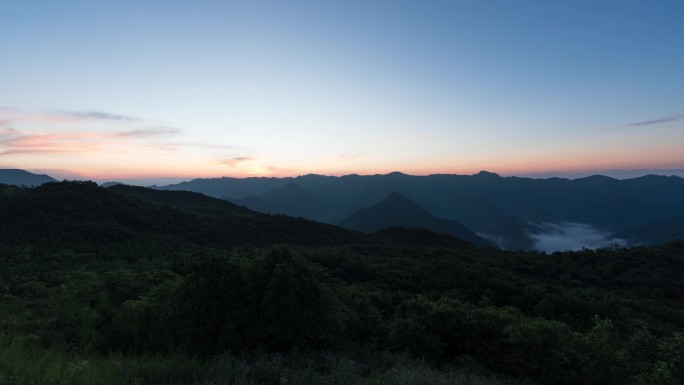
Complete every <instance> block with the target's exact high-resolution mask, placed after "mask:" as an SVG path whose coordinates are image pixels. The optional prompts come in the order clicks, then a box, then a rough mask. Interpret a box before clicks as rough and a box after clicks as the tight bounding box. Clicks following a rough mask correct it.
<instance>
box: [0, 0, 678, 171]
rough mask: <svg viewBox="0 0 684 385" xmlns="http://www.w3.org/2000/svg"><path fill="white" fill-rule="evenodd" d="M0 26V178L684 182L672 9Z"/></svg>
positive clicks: (200, 14)
mask: <svg viewBox="0 0 684 385" xmlns="http://www.w3.org/2000/svg"><path fill="white" fill-rule="evenodd" d="M0 9H2V11H1V12H0V168H21V169H26V170H29V171H33V172H40V173H48V174H49V175H51V176H54V177H56V178H66V179H93V180H127V181H130V180H140V181H159V180H164V179H165V180H181V179H188V178H195V177H219V176H234V177H245V176H296V175H303V174H308V173H317V174H326V175H344V174H350V173H356V174H377V173H387V172H391V171H401V172H404V173H407V174H416V175H426V174H433V173H448V174H472V173H476V172H478V171H480V170H487V171H491V172H497V173H499V174H501V175H522V176H582V175H590V174H596V173H601V174H607V175H613V176H617V177H627V176H638V175H641V174H646V173H659V174H666V175H672V174H674V175H681V176H684V70H682V69H683V68H684V44H682V41H684V22H682V20H684V2H682V1H681V0H675V1H667V0H663V1H658V0H644V1H630V0H621V1H605V0H592V1H585V0H576V1H560V0H558V1H556V0H544V1H528V0H520V1H509V0H500V1H495V0H473V1H459V0H452V1H428V0H425V1H415V0H414V1H403V0H392V1H389V0H388V1H375V0H364V1H355V0H349V1H329V0H316V1H296V0H293V1H286V0H279V1H260V0H250V1H229V0H223V1H208V0H192V1H190V0H187V1H182V0H164V1H157V0H135V1H131V0H117V1H105V0H92V1H82V0H79V1H70V0H54V1H45V0H40V1H36V0H21V1H14V0H0Z"/></svg>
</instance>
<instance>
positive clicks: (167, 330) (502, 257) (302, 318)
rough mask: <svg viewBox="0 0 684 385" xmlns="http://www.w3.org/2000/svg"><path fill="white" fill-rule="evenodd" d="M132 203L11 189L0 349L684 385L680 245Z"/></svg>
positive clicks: (155, 198) (110, 196)
mask: <svg viewBox="0 0 684 385" xmlns="http://www.w3.org/2000/svg"><path fill="white" fill-rule="evenodd" d="M122 189H126V187H117V188H114V187H112V188H110V189H103V188H100V187H98V186H96V185H94V184H91V183H82V182H65V183H48V184H44V185H42V186H41V187H37V188H34V189H22V188H14V187H5V186H2V187H1V188H0V217H1V218H2V221H0V240H1V241H2V245H0V298H2V301H0V342H2V341H6V340H13V339H17V340H19V339H22V340H31V341H37V342H38V343H39V344H42V345H44V346H48V347H51V348H63V349H69V350H72V351H74V352H75V353H78V354H100V353H108V352H124V353H129V352H134V353H141V354H153V353H159V354H169V353H174V352H181V353H186V354H189V355H196V356H200V357H209V356H216V355H219V354H221V353H222V352H226V351H231V352H233V353H238V354H248V353H250V352H256V351H263V352H281V353H287V354H294V353H292V352H294V351H303V350H306V351H314V352H320V351H328V350H335V349H338V348H340V347H348V348H351V349H352V350H355V351H365V352H368V351H370V352H381V351H383V350H386V349H391V350H395V351H400V352H403V351H405V352H409V353H410V354H413V355H416V356H418V357H422V358H423V359H425V360H427V361H428V362H431V363H434V364H436V365H440V364H443V363H448V362H451V361H455V360H463V359H474V360H477V361H478V362H481V363H483V364H484V365H486V366H488V367H489V368H490V369H493V370H496V371H499V372H503V373H508V374H510V375H513V376H521V377H524V378H528V379H531V380H534V381H538V382H540V383H548V384H630V383H632V384H681V383H684V372H683V371H682V368H683V367H684V362H682V357H683V355H682V354H681V352H682V351H683V349H684V337H683V334H682V333H683V331H684V247H683V245H682V243H681V242H675V243H671V244H668V245H663V246H658V247H649V248H633V249H620V248H610V249H602V250H596V251H593V250H583V251H580V252H573V253H570V252H568V253H554V254H552V255H547V254H544V253H536V252H527V253H523V252H517V253H513V252H506V251H500V250H494V249H484V248H477V247H474V246H472V245H470V244H468V243H465V242H463V241H460V240H457V239H455V238H452V237H449V236H446V235H440V234H436V233H432V232H429V231H426V230H411V229H402V228H393V229H387V230H382V231H380V232H378V233H376V234H372V235H364V234H360V233H356V232H353V231H347V230H343V229H339V228H336V227H334V226H328V225H322V224H319V223H316V222H311V221H307V220H303V219H297V218H291V217H285V216H267V215H259V214H252V213H250V212H248V211H245V210H243V209H240V208H235V207H233V206H232V205H224V204H223V203H221V202H216V201H214V200H211V199H210V198H206V197H203V196H196V195H194V194H184V195H183V196H180V195H174V196H165V195H164V194H166V192H161V191H154V192H148V191H141V190H137V189H128V190H126V191H123V190H122ZM117 190H119V191H117ZM172 194H177V193H172ZM274 244H286V245H287V246H273V245H274Z"/></svg>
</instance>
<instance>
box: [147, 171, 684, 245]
mask: <svg viewBox="0 0 684 385" xmlns="http://www.w3.org/2000/svg"><path fill="white" fill-rule="evenodd" d="M157 188H159V189H165V190H189V191H196V192H201V193H204V194H207V195H211V196H214V197H220V198H224V199H228V200H230V201H232V202H234V203H236V204H239V205H244V206H246V207H249V208H252V209H254V210H257V211H261V212H267V213H280V214H287V215H293V216H301V217H305V218H309V219H313V220H317V221H321V222H325V223H330V224H339V223H341V221H343V220H346V218H348V217H350V216H351V215H352V214H353V213H355V212H356V211H358V210H360V209H363V208H367V207H369V206H373V205H375V204H378V203H380V202H382V201H383V200H384V199H385V198H386V197H387V196H388V195H390V194H391V193H399V194H402V195H404V196H410V197H411V200H413V201H414V202H415V203H416V204H418V205H420V206H421V207H423V208H425V210H426V211H427V212H428V213H429V214H431V215H433V216H435V217H438V218H442V219H446V220H453V221H457V222H459V223H461V224H463V225H464V226H466V227H467V228H469V229H471V230H472V231H473V232H475V233H477V235H478V236H479V237H482V238H485V239H487V240H489V241H490V242H492V243H494V244H496V245H497V246H499V247H501V248H504V249H511V250H517V249H534V248H535V246H536V239H538V238H539V236H540V235H544V234H545V232H546V231H548V228H549V226H548V224H553V225H560V226H563V225H564V224H566V223H570V224H582V225H583V226H585V227H584V228H585V229H593V231H595V232H596V234H606V236H605V243H606V244H608V243H612V242H613V241H614V240H615V239H616V237H619V236H621V235H623V234H624V235H625V238H624V240H625V243H627V244H632V245H637V244H649V243H652V240H654V239H657V238H654V237H643V238H642V237H640V236H634V235H633V233H630V232H629V231H631V230H633V229H638V228H640V227H642V226H645V225H648V224H650V223H654V222H658V221H663V220H668V219H669V218H676V217H679V216H682V215H684V179H682V178H680V177H676V176H657V175H647V176H643V177H639V178H633V179H623V180H618V179H614V178H610V177H606V176H600V175H595V176H590V177H586V178H579V179H565V178H548V179H533V178H521V177H501V176H499V175H497V174H494V173H490V172H486V171H482V172H480V173H478V174H475V175H442V174H439V175H428V176H412V175H406V174H402V173H398V172H394V173H390V174H386V175H367V176H361V175H346V176H341V177H332V176H322V175H313V174H310V175H304V176H299V177H288V178H243V179H241V178H215V179H195V180H192V181H189V182H183V183H179V184H174V185H168V186H162V187H157ZM637 233H638V232H637ZM634 234H636V233H634ZM626 235H629V237H627V236H626ZM672 236H676V237H684V234H681V233H675V234H673V235H672ZM576 243H577V244H578V245H581V243H582V240H579V241H578V242H576ZM594 243H595V242H594V241H592V244H594ZM562 244H566V243H565V242H564V243H562Z"/></svg>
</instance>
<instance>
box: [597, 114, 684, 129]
mask: <svg viewBox="0 0 684 385" xmlns="http://www.w3.org/2000/svg"><path fill="white" fill-rule="evenodd" d="M682 119H684V114H678V115H671V116H666V117H662V118H658V119H649V120H642V121H639V122H634V123H629V124H625V125H623V126H619V127H613V128H609V130H615V129H620V128H632V127H645V126H652V125H655V124H663V123H670V122H676V121H678V120H682Z"/></svg>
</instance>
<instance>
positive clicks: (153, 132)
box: [114, 127, 182, 137]
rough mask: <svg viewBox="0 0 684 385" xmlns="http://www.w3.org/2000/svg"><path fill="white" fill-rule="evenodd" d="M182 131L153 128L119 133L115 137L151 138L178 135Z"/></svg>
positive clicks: (170, 128) (172, 128)
mask: <svg viewBox="0 0 684 385" xmlns="http://www.w3.org/2000/svg"><path fill="white" fill-rule="evenodd" d="M181 132H182V131H181V130H179V129H177V128H174V127H153V128H145V129H137V130H130V131H122V132H117V133H115V134H114V135H115V136H118V137H150V136H167V135H177V134H180V133H181Z"/></svg>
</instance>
